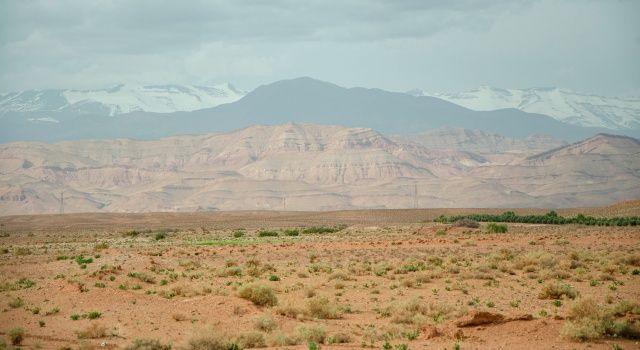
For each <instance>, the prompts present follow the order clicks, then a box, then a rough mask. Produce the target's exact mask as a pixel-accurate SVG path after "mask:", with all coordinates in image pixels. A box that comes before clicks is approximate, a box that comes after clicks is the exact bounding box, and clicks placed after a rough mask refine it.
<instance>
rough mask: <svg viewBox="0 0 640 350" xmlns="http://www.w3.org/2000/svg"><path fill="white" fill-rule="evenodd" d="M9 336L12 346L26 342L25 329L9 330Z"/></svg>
mask: <svg viewBox="0 0 640 350" xmlns="http://www.w3.org/2000/svg"><path fill="white" fill-rule="evenodd" d="M7 335H8V336H9V340H10V341H11V344H13V345H20V344H22V341H23V340H24V329H22V328H19V327H18V328H12V329H10V330H9V332H7Z"/></svg>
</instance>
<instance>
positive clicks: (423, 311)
mask: <svg viewBox="0 0 640 350" xmlns="http://www.w3.org/2000/svg"><path fill="white" fill-rule="evenodd" d="M377 311H378V314H379V315H380V316H381V317H391V322H393V323H400V324H414V325H423V324H425V323H427V322H429V321H431V322H433V323H441V322H443V321H445V320H446V319H447V318H448V317H449V316H450V315H451V314H452V313H453V312H454V308H453V307H451V306H449V305H447V304H433V303H432V304H426V303H424V302H421V301H420V300H418V299H416V298H412V299H409V300H407V301H405V302H403V303H393V304H390V305H388V306H386V307H384V308H381V309H378V310H377Z"/></svg>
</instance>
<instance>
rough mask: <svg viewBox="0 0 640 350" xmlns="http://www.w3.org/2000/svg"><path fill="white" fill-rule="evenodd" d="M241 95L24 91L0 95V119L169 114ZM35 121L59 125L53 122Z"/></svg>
mask: <svg viewBox="0 0 640 350" xmlns="http://www.w3.org/2000/svg"><path fill="white" fill-rule="evenodd" d="M245 94H246V92H245V91H241V90H238V89H236V88H235V87H234V86H233V85H231V84H229V83H225V84H219V85H214V86H196V85H148V86H138V85H124V84H120V85H117V86H114V87H112V88H109V89H98V90H60V89H58V90H27V91H19V92H12V93H7V94H4V95H0V115H2V114H7V113H12V112H14V113H15V112H18V113H27V114H28V113H34V114H40V113H58V112H63V113H67V114H71V115H74V114H76V115H83V114H85V115H107V116H114V115H119V114H127V113H131V112H153V113H172V112H177V111H194V110H198V109H203V108H211V107H215V106H217V105H220V104H223V103H230V102H235V101H237V100H239V99H240V98H242V96H244V95H245ZM45 118H46V117H45ZM36 121H41V122H51V123H57V122H59V121H58V120H56V119H53V118H49V119H36Z"/></svg>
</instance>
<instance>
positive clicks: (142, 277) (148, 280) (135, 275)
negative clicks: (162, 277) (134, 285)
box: [127, 271, 156, 284]
mask: <svg viewBox="0 0 640 350" xmlns="http://www.w3.org/2000/svg"><path fill="white" fill-rule="evenodd" d="M127 276H129V277H131V278H135V279H138V280H140V281H142V282H146V283H150V284H153V283H156V279H155V278H154V277H153V276H151V275H149V274H147V273H145V272H135V271H133V272H129V273H128V274H127Z"/></svg>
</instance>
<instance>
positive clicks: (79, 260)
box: [75, 255, 93, 266]
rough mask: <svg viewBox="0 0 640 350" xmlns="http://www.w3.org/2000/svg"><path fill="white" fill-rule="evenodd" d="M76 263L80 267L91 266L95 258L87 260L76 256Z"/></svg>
mask: <svg viewBox="0 0 640 350" xmlns="http://www.w3.org/2000/svg"><path fill="white" fill-rule="evenodd" d="M75 260H76V263H77V264H78V265H80V266H82V265H86V264H90V263H92V262H93V258H85V257H84V256H82V255H80V256H76V259H75Z"/></svg>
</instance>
